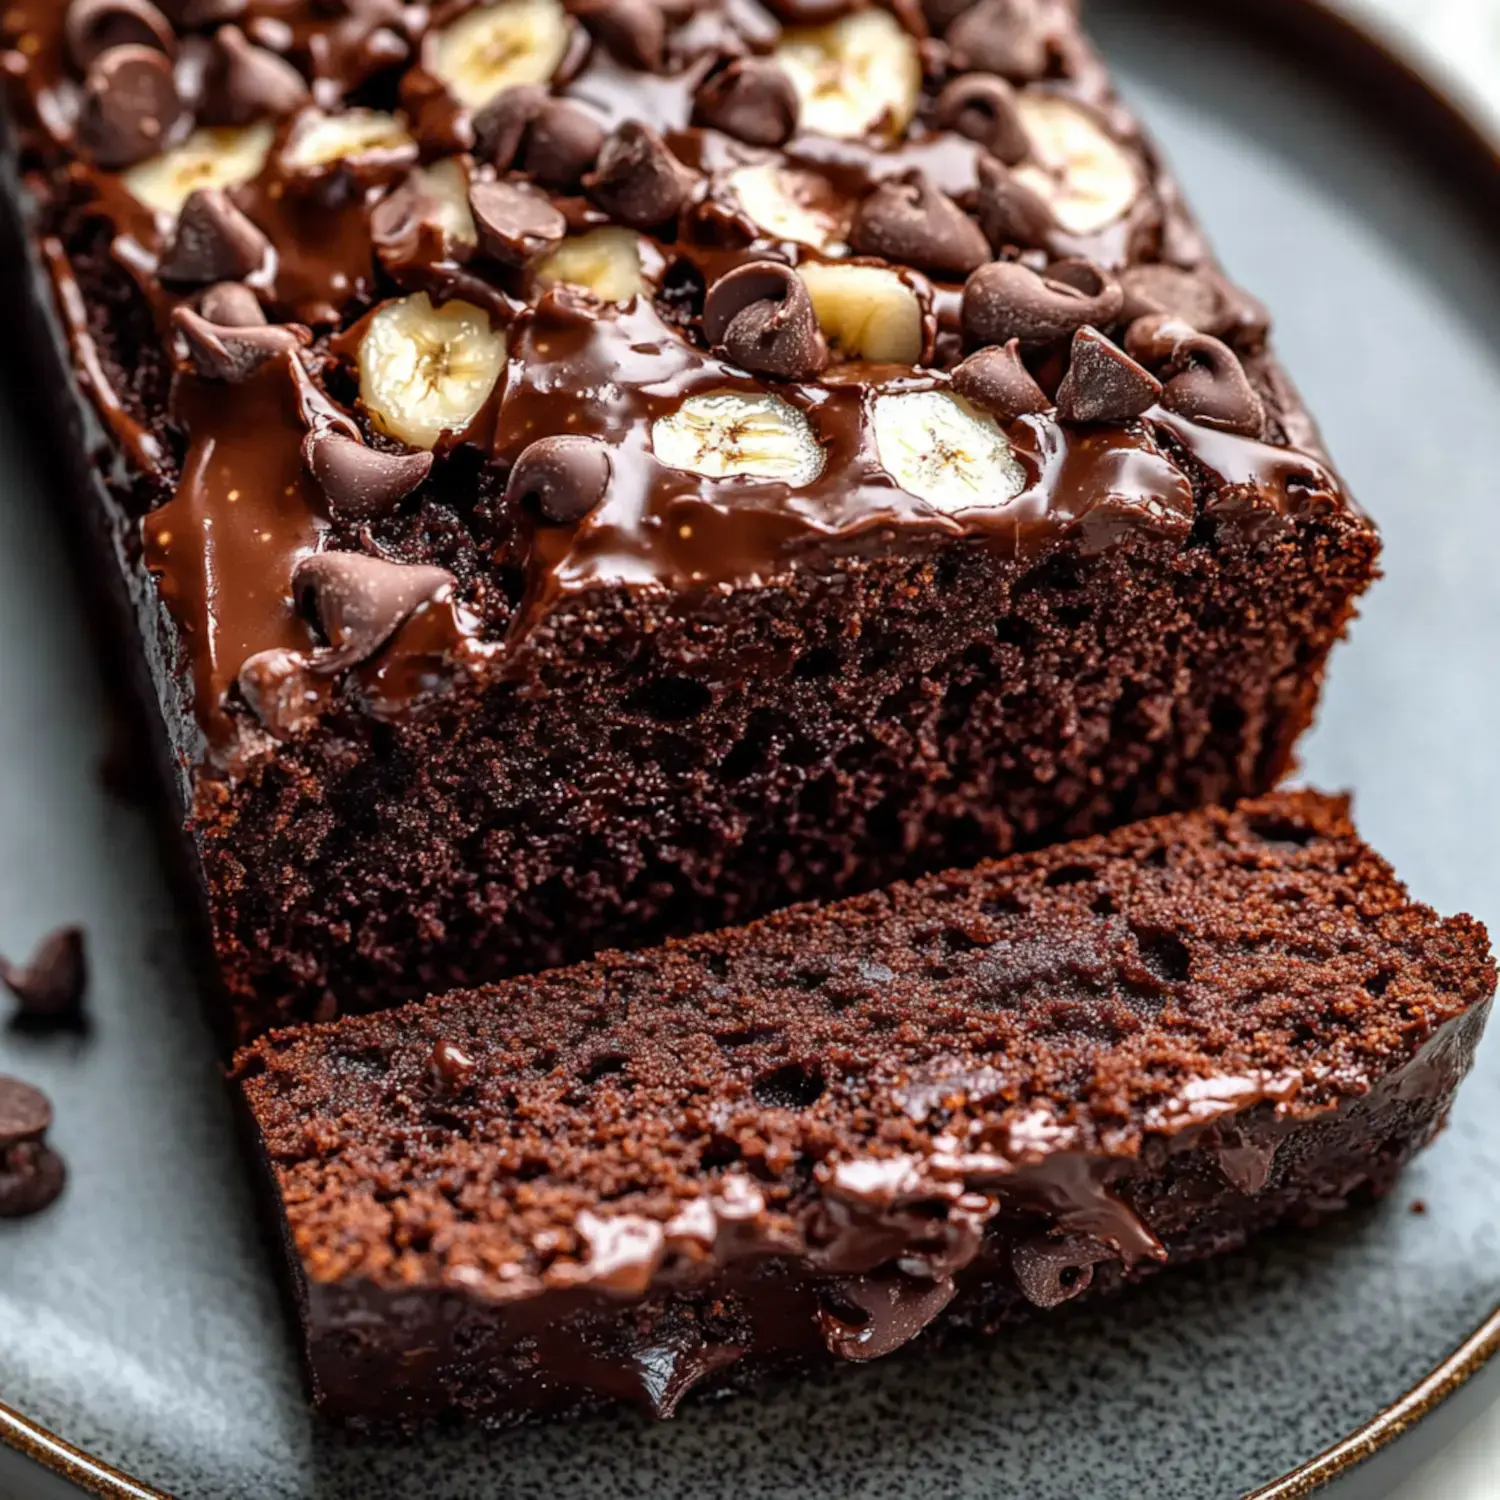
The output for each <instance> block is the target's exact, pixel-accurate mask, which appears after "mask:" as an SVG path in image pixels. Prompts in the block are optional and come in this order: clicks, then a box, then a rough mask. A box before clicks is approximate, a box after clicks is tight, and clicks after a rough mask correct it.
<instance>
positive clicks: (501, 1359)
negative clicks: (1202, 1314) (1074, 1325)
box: [234, 792, 1495, 1429]
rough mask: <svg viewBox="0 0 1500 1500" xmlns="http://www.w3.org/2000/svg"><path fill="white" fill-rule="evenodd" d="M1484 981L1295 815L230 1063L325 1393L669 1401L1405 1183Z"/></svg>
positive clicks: (1296, 806)
mask: <svg viewBox="0 0 1500 1500" xmlns="http://www.w3.org/2000/svg"><path fill="white" fill-rule="evenodd" d="M1494 987H1495V969H1494V966H1493V964H1492V962H1491V958H1490V953H1489V946H1488V941H1487V939H1486V936H1485V932H1484V929H1483V928H1482V927H1481V926H1480V925H1479V924H1478V923H1477V922H1475V921H1473V920H1472V919H1470V918H1467V917H1456V918H1451V919H1448V920H1441V919H1439V918H1438V917H1437V916H1436V915H1435V914H1434V913H1433V912H1432V911H1431V910H1430V909H1428V908H1427V907H1424V906H1419V905H1417V904H1415V903H1413V902H1412V901H1411V900H1410V898H1409V897H1408V896H1407V893H1406V892H1405V890H1404V889H1403V888H1402V887H1401V885H1400V884H1399V882H1398V881H1397V880H1396V879H1395V877H1394V875H1393V874H1392V872H1391V870H1390V868H1389V866H1388V865H1387V864H1386V863H1385V862H1384V861H1383V860H1382V859H1380V858H1379V857H1378V856H1377V855H1376V854H1374V853H1372V852H1371V851H1370V850H1369V849H1368V848H1367V847H1365V846H1364V845H1363V844H1362V843H1361V842H1360V841H1359V839H1358V836H1357V835H1356V833H1355V831H1354V829H1353V828H1352V826H1351V825H1350V822H1349V819H1348V813H1347V805H1346V803H1345V801H1344V800H1343V799H1339V798H1328V797H1322V796H1319V795H1317V794H1314V793H1311V792H1304V793H1287V794H1283V795H1280V796H1275V797H1270V798H1266V799H1263V800H1260V801H1254V802H1249V803H1246V804H1244V805H1243V806H1241V807H1240V808H1238V809H1237V810H1235V811H1232V812H1224V811H1218V810H1214V811H1209V812H1202V813H1195V814H1180V815H1177V816H1173V817H1167V818H1162V819H1157V820H1154V821H1150V822H1145V823H1140V824H1137V825H1134V826H1132V827H1129V828H1126V829H1123V830H1121V831H1119V832H1117V833H1114V834H1112V835H1108V836H1105V837H1098V838H1093V839H1090V840H1086V841H1081V842H1076V843H1072V844H1064V845H1060V846H1058V847H1056V848H1053V849H1049V850H1046V851H1044V852H1042V853H1038V854H1031V855H1025V856H1015V857H1012V858H1010V859H1008V860H1006V861H1003V862H999V863H989V864H983V865H980V866H979V867H977V868H975V869H972V870H965V871H951V872H948V873H945V874H940V875H934V876H930V877H928V878H926V879H924V880H921V881H919V882H917V883H915V884H912V885H895V886H892V887H891V888H890V889H888V890H885V891H881V892H878V893H874V894H871V895H866V896H862V897H857V898H853V899H851V900H848V901H845V902H841V903H838V904H835V905H831V906H826V907H815V906H806V907H798V908H794V909H792V910H789V911H786V912H782V913H779V914H777V915H774V916H772V917H769V918H766V919H765V920H763V921H761V922H758V923H756V924H754V925H752V926H749V927H745V928H742V929H734V930H728V931H723V932H716V933H712V934H708V935H705V936H701V937H696V938H691V939H688V940H685V941H679V942H673V943H668V944H667V945H666V946H665V947H662V948H658V949H654V950H653V949H647V950H638V951H635V952H631V953H619V952H614V953H606V954H602V955H600V956H599V957H598V958H597V959H595V960H594V961H592V962H591V963H587V964H583V965H580V966H577V967H574V968H570V969H562V970H557V971H554V972H551V973H546V974H540V975H536V976H533V977H523V978H516V979H512V980H509V981H507V982H505V983H503V984H500V985H497V986H495V987H493V988H490V989H484V990H475V991H468V992H460V993H456V994H452V995H448V996H444V997H441V998H438V999H435V1000H431V1001H427V1002H424V1003H420V1004H415V1005H411V1006H408V1007H405V1008H404V1009H402V1010H400V1011H388V1012H384V1013H382V1014H379V1015H374V1016H355V1017H346V1018H344V1019H342V1020H339V1021H337V1022H334V1023H332V1024H329V1025H323V1026H312V1027H305V1028H300V1029H292V1030H286V1031H279V1032H274V1033H272V1034H270V1035H268V1036H267V1037H265V1038H263V1039H262V1040H260V1041H259V1042H257V1043H256V1044H254V1045H253V1046H251V1047H249V1048H247V1049H245V1050H244V1051H242V1052H241V1053H240V1054H239V1056H238V1058H237V1060H236V1065H235V1075H234V1076H235V1079H236V1083H237V1088H238V1092H239V1096H240V1100H241V1103H242V1105H243V1108H244V1110H245V1112H246V1115H247V1118H248V1121H249V1124H250V1127H251V1132H252V1137H253V1138H254V1139H255V1140H257V1141H258V1143H259V1148H260V1154H261V1158H262V1163H263V1169H264V1173H265V1176H266V1181H267V1187H268V1193H267V1201H268V1202H269V1203H270V1204H272V1205H274V1208H275V1212H276V1214H277V1216H278V1218H280V1220H281V1221H282V1223H281V1226H280V1228H281V1232H280V1233H279V1234H278V1235H277V1237H276V1238H277V1240H278V1242H280V1243H283V1244H284V1245H285V1247H286V1250H287V1254H288V1256H289V1257H290V1263H289V1267H288V1269H289V1274H290V1278H291V1283H292V1285H293V1286H294V1287H295V1288H296V1298H295V1301H296V1305H297V1307H298V1309H299V1312H300V1316H301V1318H302V1321H303V1335H304V1339H305V1343H306V1352H307V1360H308V1367H309V1370H310V1372H311V1378H312V1386H313V1393H314V1396H315V1398H316V1400H317V1402H318V1404H319V1405H320V1406H321V1407H322V1408H323V1410H324V1411H326V1412H328V1413H329V1414H330V1415H333V1416H336V1417H339V1418H341V1419H344V1420H347V1421H350V1422H353V1423H355V1424H356V1425H359V1426H363V1427H369V1428H378V1429H386V1428H408V1427H410V1426H412V1425H415V1424H419V1423H421V1422H423V1421H426V1420H429V1419H437V1418H440V1417H443V1416H448V1415H454V1414H467V1415H472V1416H479V1417H482V1418H484V1419H485V1420H487V1421H492V1422H501V1423H504V1422H513V1421H518V1420H521V1419H523V1418H526V1417H532V1416H543V1415H557V1414H562V1413H567V1412H572V1411H577V1410H582V1409H586V1408H589V1407H593V1406H597V1405H601V1404H606V1403H609V1402H612V1401H618V1400H629V1401H635V1402H637V1403H639V1404H640V1405H642V1406H644V1407H645V1408H646V1409H647V1410H648V1411H651V1412H654V1413H655V1414H657V1415H668V1414H669V1413H670V1411H671V1409H672V1408H673V1407H674V1406H675V1405H676V1402H677V1401H678V1400H679V1399H681V1397H682V1396H683V1394H684V1393H685V1391H686V1389H687V1387H688V1386H694V1387H695V1388H696V1389H698V1390H709V1389H725V1388H732V1387H737V1386H740V1385H744V1384H748V1383H750V1382H751V1381H752V1380H753V1379H754V1378H755V1377H756V1376H757V1374H759V1373H761V1372H764V1371H765V1370H767V1369H769V1368H774V1367H779V1366H782V1365H785V1364H787V1363H793V1364H795V1363H801V1362H808V1361H814V1360H820V1359H827V1358H829V1357H830V1356H832V1357H834V1358H839V1359H854V1360H859V1359H869V1358H875V1357H880V1356H884V1355H886V1354H888V1353H891V1352H893V1351H895V1350H896V1349H898V1348H900V1347H903V1346H904V1345H906V1344H908V1343H910V1342H912V1341H914V1340H917V1339H919V1338H923V1339H930V1338H936V1337H943V1336H946V1335H947V1334H948V1333H950V1332H953V1331H957V1330H964V1329H966V1330H970V1331H979V1332H991V1331H994V1330H995V1329H996V1328H998V1327H999V1326H1000V1325H1002V1324H1004V1323H1005V1322H1007V1321H1009V1320H1011V1319H1013V1318H1015V1317H1018V1316H1021V1315H1023V1314H1028V1315H1029V1314H1030V1313H1033V1312H1040V1311H1041V1310H1045V1309H1050V1308H1054V1307H1057V1306H1059V1305H1061V1304H1063V1303H1072V1302H1075V1301H1078V1300H1082V1299H1084V1298H1093V1297H1096V1296H1098V1295H1100V1294H1102V1293H1105V1292H1108V1291H1110V1290H1113V1289H1115V1288H1118V1287H1119V1286H1121V1285H1122V1284H1125V1283H1129V1282H1132V1281H1134V1280H1137V1279H1138V1278H1140V1277H1142V1276H1144V1275H1147V1274H1150V1273H1153V1272H1155V1271H1156V1270H1158V1269H1160V1268H1161V1267H1163V1266H1165V1265H1169V1264H1176V1263H1180V1262H1183V1261H1188V1260H1193V1259H1197V1258H1199V1257H1202V1256H1207V1255H1215V1254H1219V1253H1222V1252H1224V1251H1226V1250H1230V1249H1233V1248H1235V1247H1236V1246H1239V1245H1241V1244H1243V1243H1244V1242H1245V1240H1246V1239H1247V1238H1248V1237H1249V1236H1251V1235H1252V1234H1255V1233H1258V1232H1259V1231H1261V1230H1263V1229H1266V1228H1268V1227H1270V1226H1271V1225H1274V1224H1279V1223H1294V1224H1297V1223H1307V1222H1312V1221H1314V1220H1316V1219H1317V1218H1319V1217H1322V1216H1324V1215H1326V1214H1328V1213H1331V1212H1333V1211H1335V1210H1336V1209H1337V1208H1339V1207H1340V1206H1342V1205H1344V1204H1346V1203H1350V1202H1355V1201H1360V1200H1363V1199H1366V1198H1369V1197H1371V1196H1374V1195H1378V1194H1381V1193H1384V1192H1386V1191H1387V1190H1389V1189H1390V1188H1391V1186H1392V1184H1393V1183H1394V1181H1395V1180H1396V1177H1397V1174H1398V1172H1399V1171H1400V1169H1401V1167H1402V1166H1403V1165H1404V1163H1405V1162H1406V1161H1407V1160H1408V1159H1409V1158H1410V1157H1411V1155H1412V1154H1413V1153H1414V1152H1416V1151H1417V1150H1419V1149H1420V1148H1421V1147H1422V1146H1423V1145H1425V1144H1426V1143H1427V1142H1428V1141H1429V1140H1430V1139H1431V1138H1432V1137H1433V1135H1434V1134H1435V1133H1436V1132H1437V1131H1438V1130H1439V1129H1440V1128H1441V1127H1442V1125H1443V1123H1444V1121H1445V1120H1446V1118H1447V1113H1448V1108H1449V1105H1450V1104H1451V1102H1452V1098H1453V1094H1454V1090H1455V1089H1456V1088H1457V1086H1458V1084H1459V1081H1460V1080H1461V1079H1462V1077H1463V1076H1464V1074H1465V1073H1466V1071H1467V1070H1468V1067H1469V1065H1470V1062H1471V1060H1472V1057H1473V1052H1474V1047H1475V1045H1476V1044H1477V1041H1478V1039H1479V1035H1480V1032H1481V1029H1482V1027H1483V1025H1484V1022H1485V1019H1486V1017H1487V1014H1488V1010H1489V1001H1490V997H1491V995H1492V994H1493V991H1494ZM454 1049H458V1050H459V1051H460V1052H461V1054H462V1057H463V1059H464V1064H463V1066H462V1067H461V1068H460V1069H459V1072H460V1073H461V1076H462V1090H461V1092H459V1091H454V1090H452V1089H449V1088H441V1087H438V1088H435V1087H434V1083H435V1081H438V1075H441V1074H442V1073H443V1072H444V1068H443V1066H442V1064H441V1063H440V1062H439V1058H441V1057H447V1058H449V1059H450V1060H451V1058H452V1052H453V1050H454ZM450 1071H451V1070H450ZM664 1370H671V1371H672V1372H674V1374H673V1378H672V1380H670V1381H666V1382H664V1381H663V1378H662V1372H663V1371H664Z"/></svg>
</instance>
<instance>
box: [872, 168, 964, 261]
mask: <svg viewBox="0 0 1500 1500" xmlns="http://www.w3.org/2000/svg"><path fill="white" fill-rule="evenodd" d="M849 243H850V244H851V245H852V246H853V247H854V249H856V250H858V251H859V252H860V253H861V254H862V255H878V256H881V257H882V258H883V259H885V260H894V261H900V262H902V263H903V264H905V265H909V266H915V267H917V268H918V269H919V270H922V271H932V272H934V273H936V274H938V275H947V276H967V275H968V274H969V272H970V271H972V270H973V269H974V268H975V267H976V266H982V265H983V264H984V263H985V262H986V261H987V260H988V259H989V258H990V247H989V241H988V240H987V239H986V238H985V236H984V232H983V230H981V229H980V227H979V225H977V224H976V223H975V222H974V221H973V220H972V219H971V218H970V217H969V216H968V214H966V213H965V212H964V211H963V209H961V208H960V207H959V206H958V204H956V203H955V202H954V201H953V199H951V198H950V197H949V196H948V195H947V194H946V193H943V192H939V191H938V189H937V188H935V187H934V186H933V185H932V183H931V182H930V181H929V180H928V179H927V177H926V175H925V174H924V173H922V172H916V171H913V172H907V173H905V174H903V175H902V176H901V177H900V178H898V179H892V180H888V181H886V182H882V183H881V184H880V185H879V186H878V187H877V188H876V189H875V190H874V192H872V193H870V194H869V195H868V196H867V197H866V198H865V199H864V200H863V201H862V202H861V203H860V205H859V207H858V209H856V210H855V214H854V222H853V223H852V224H851V225H850V228H849Z"/></svg>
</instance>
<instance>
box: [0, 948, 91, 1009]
mask: <svg viewBox="0 0 1500 1500" xmlns="http://www.w3.org/2000/svg"><path fill="white" fill-rule="evenodd" d="M0 981H3V982H4V984H5V987H6V989H8V990H9V991H10V992H11V994H13V995H14V996H15V997H16V999H17V1000H19V1001H20V1005H19V1006H18V1007H17V1009H16V1016H15V1019H16V1020H17V1021H19V1022H23V1023H55V1024H59V1025H61V1024H76V1023H77V1022H78V1020H79V1019H80V1018H81V1016H82V1013H83V996H84V991H85V989H86V988H87V986H88V962H87V960H86V958H85V956H84V947H83V929H82V928H81V927H59V928H57V929H56V931H54V932H49V933H48V934H47V935H46V936H45V937H44V938H43V939H42V940H41V942H39V943H38V944H37V945H36V950H35V952H33V953H32V955H31V957H30V958H29V959H28V960H27V961H26V962H25V963H24V964H13V963H10V962H8V961H7V960H6V959H3V958H0Z"/></svg>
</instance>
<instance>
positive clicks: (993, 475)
mask: <svg viewBox="0 0 1500 1500" xmlns="http://www.w3.org/2000/svg"><path fill="white" fill-rule="evenodd" d="M872 420H873V422H874V424H875V451H876V453H877V455H878V456H879V458H880V462H881V466H882V467H883V468H884V469H885V471H886V472H887V473H888V474H889V475H890V476H891V478H892V479H894V480H895V481H896V483H897V484H899V485H900V486H901V488H902V489H903V490H905V491H906V492H907V493H908V494H911V495H915V496H916V497H917V498H918V499H919V500H925V501H926V502H927V503H928V504H929V505H930V506H932V507H933V509H934V510H940V511H942V512H943V513H944V514H945V515H954V514H956V513H958V512H959V511H965V510H974V509H976V508H978V507H981V506H995V505H1003V504H1004V503H1005V502H1006V501H1007V500H1012V499H1014V498H1015V497H1016V496H1017V495H1019V494H1020V493H1021V491H1022V490H1023V489H1024V488H1025V487H1026V474H1025V471H1024V470H1023V469H1022V468H1021V465H1020V464H1019V463H1018V462H1017V460H1016V457H1015V455H1014V454H1013V453H1012V452H1011V448H1010V444H1009V442H1007V441H1006V437H1005V434H1004V433H1003V432H1001V431H1000V429H999V427H998V426H997V425H996V424H995V419H994V418H993V417H991V416H989V415H988V414H987V413H985V412H981V411H978V410H976V409H975V408H974V407H972V406H970V405H969V403H968V402H967V401H965V400H964V399H963V398H962V397H961V396H955V395H954V394H953V393H952V392H951V391H902V392H898V393H895V394H892V395H887V396H877V397H876V398H875V406H874V413H873V418H872Z"/></svg>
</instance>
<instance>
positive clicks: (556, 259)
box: [537, 227, 646, 302]
mask: <svg viewBox="0 0 1500 1500" xmlns="http://www.w3.org/2000/svg"><path fill="white" fill-rule="evenodd" d="M537 278H538V279H539V280H540V281H541V283H542V284H543V285H544V286H551V285H554V284H555V283H557V282H559V281H565V282H567V284H568V285H569V286H581V287H582V288H583V289H584V290H585V291H587V292H592V293H593V294H594V295H595V296H596V297H598V298H599V299H600V301H602V302H629V301H630V299H631V298H632V297H634V296H637V295H638V294H639V293H641V292H643V291H645V289H646V279H645V277H644V276H642V275H641V242H640V236H639V235H637V234H636V232H635V231H634V230H633V229H621V228H618V227H611V228H608V229H590V230H589V231H588V232H587V233H586V234H579V235H574V236H573V238H572V239H567V240H564V241H563V242H562V244H560V245H559V246H558V247H557V249H556V250H554V251H553V252H552V253H551V254H550V255H548V256H547V257H546V259H545V260H543V261H542V262H541V263H540V264H539V265H538V266H537Z"/></svg>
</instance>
